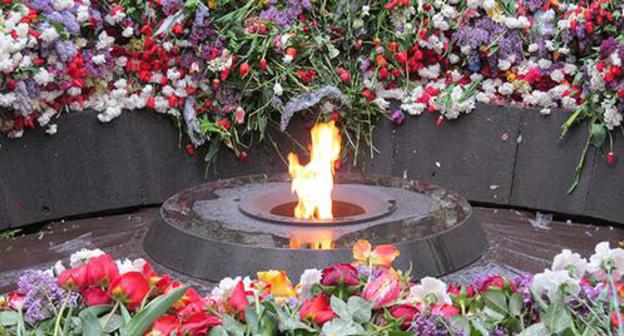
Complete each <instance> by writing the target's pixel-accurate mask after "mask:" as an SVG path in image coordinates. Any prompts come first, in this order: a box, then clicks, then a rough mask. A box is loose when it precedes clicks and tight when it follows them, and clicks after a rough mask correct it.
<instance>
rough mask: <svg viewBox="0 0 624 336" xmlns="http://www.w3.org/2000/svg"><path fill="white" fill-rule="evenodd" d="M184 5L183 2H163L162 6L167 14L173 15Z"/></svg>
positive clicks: (179, 0) (165, 0) (174, 0)
mask: <svg viewBox="0 0 624 336" xmlns="http://www.w3.org/2000/svg"><path fill="white" fill-rule="evenodd" d="M183 3H184V1H183V0H162V1H161V2H160V5H161V6H162V9H163V12H164V13H165V14H167V15H172V14H174V13H175V12H176V11H178V10H179V9H180V8H181V7H182V4H183Z"/></svg>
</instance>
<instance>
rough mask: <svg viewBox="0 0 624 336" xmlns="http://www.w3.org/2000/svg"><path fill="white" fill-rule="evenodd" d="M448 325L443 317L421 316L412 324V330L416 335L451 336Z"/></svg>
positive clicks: (455, 332)
mask: <svg viewBox="0 0 624 336" xmlns="http://www.w3.org/2000/svg"><path fill="white" fill-rule="evenodd" d="M448 325H449V323H448V321H446V319H445V318H444V316H442V315H437V314H432V315H429V316H426V315H425V314H421V315H420V316H418V317H417V318H416V319H415V320H414V322H412V326H411V327H410V330H411V331H413V332H415V333H416V335H423V336H424V335H426V336H447V335H451V331H450V330H449V327H448ZM453 335H460V333H458V332H457V331H453Z"/></svg>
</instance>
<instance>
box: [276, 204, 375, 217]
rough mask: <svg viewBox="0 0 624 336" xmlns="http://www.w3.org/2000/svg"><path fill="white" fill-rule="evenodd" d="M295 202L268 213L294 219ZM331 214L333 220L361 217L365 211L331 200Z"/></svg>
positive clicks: (355, 205) (355, 206) (352, 205)
mask: <svg viewBox="0 0 624 336" xmlns="http://www.w3.org/2000/svg"><path fill="white" fill-rule="evenodd" d="M296 205H297V202H296V201H294V202H288V203H283V204H280V205H278V206H275V207H273V208H272V209H271V211H270V213H271V214H273V215H276V216H282V217H291V218H295V206H296ZM332 213H333V215H334V218H335V219H338V218H347V217H354V216H359V215H363V214H364V213H366V210H365V209H364V208H363V207H361V206H359V205H357V204H355V203H351V202H345V201H339V200H332Z"/></svg>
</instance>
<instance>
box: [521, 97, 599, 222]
mask: <svg viewBox="0 0 624 336" xmlns="http://www.w3.org/2000/svg"><path fill="white" fill-rule="evenodd" d="M514 109H515V110H516V111H517V113H521V114H522V123H521V128H520V133H521V134H522V141H521V142H520V145H519V147H518V155H517V157H516V160H515V162H516V166H515V170H514V174H513V190H512V195H511V202H510V203H511V204H513V205H516V206H521V207H527V208H532V209H541V210H546V211H554V212H562V213H568V214H576V215H581V214H583V209H584V205H585V200H586V197H587V191H588V187H589V178H590V176H591V171H592V166H593V161H594V156H593V154H592V152H591V151H590V153H589V155H588V156H587V162H586V165H585V170H584V173H583V175H582V178H581V181H580V183H579V185H578V187H577V188H576V190H575V191H574V192H573V193H571V194H568V193H567V190H568V187H569V186H570V184H571V183H572V180H573V177H574V169H575V167H576V165H577V162H578V160H579V158H580V155H581V152H582V150H583V147H584V146H585V142H586V140H587V127H586V125H585V124H583V125H578V126H576V127H575V128H574V129H571V130H570V131H569V132H568V133H567V134H566V136H565V137H563V138H561V125H562V124H563V123H564V121H565V120H566V119H567V118H568V117H569V115H570V112H568V111H563V110H553V111H552V114H551V115H549V116H542V115H541V114H540V113H539V112H538V111H537V110H530V109H520V108H514Z"/></svg>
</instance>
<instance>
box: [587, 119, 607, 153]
mask: <svg viewBox="0 0 624 336" xmlns="http://www.w3.org/2000/svg"><path fill="white" fill-rule="evenodd" d="M589 135H590V137H591V141H592V145H594V146H596V147H600V146H602V144H603V143H604V142H605V139H606V138H607V130H606V128H605V127H604V125H603V124H597V123H593V124H591V126H590V127H589Z"/></svg>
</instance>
